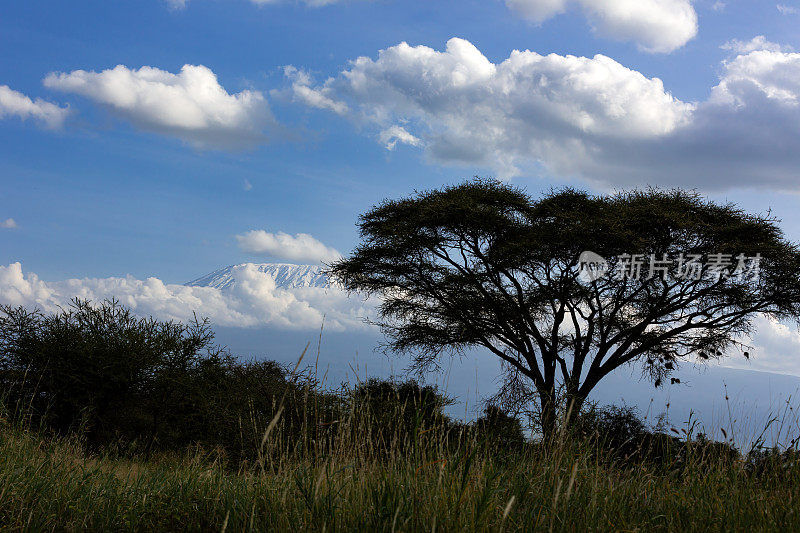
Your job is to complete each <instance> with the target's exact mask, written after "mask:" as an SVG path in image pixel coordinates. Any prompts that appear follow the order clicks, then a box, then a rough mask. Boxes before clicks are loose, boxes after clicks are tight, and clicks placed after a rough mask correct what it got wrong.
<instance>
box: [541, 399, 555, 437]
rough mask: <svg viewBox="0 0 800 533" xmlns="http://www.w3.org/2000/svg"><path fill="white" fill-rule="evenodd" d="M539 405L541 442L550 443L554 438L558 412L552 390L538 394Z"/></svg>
mask: <svg viewBox="0 0 800 533" xmlns="http://www.w3.org/2000/svg"><path fill="white" fill-rule="evenodd" d="M539 403H540V404H541V405H540V407H541V415H540V416H541V424H542V440H543V442H545V443H550V442H552V441H553V439H554V438H555V436H556V427H557V421H558V420H557V418H558V411H557V405H556V396H555V391H554V390H552V389H551V390H549V391H541V392H539Z"/></svg>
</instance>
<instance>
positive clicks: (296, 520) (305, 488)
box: [0, 424, 800, 531]
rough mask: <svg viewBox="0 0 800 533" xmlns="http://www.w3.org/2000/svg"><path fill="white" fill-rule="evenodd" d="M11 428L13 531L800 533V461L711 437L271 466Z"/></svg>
mask: <svg viewBox="0 0 800 533" xmlns="http://www.w3.org/2000/svg"><path fill="white" fill-rule="evenodd" d="M0 438H1V439H2V441H1V442H0V526H2V528H3V529H7V530H78V529H93V530H98V529H106V530H120V529H124V530H168V529H169V530H174V529H178V530H219V531H223V530H227V531H243V530H247V531H262V530H277V531H287V530H293V531H298V530H299V531H308V530H313V531H354V530H362V531H436V530H439V531H518V530H522V531H575V530H593V531H650V530H670V531H684V530H704V531H707V530H711V531H762V530H782V531H792V530H795V531H797V530H800V501H798V497H799V495H800V491H798V488H800V468H798V466H797V465H794V466H786V464H785V463H784V464H782V465H780V466H775V467H774V468H769V467H768V468H766V469H765V470H764V471H762V472H759V473H753V472H752V471H751V469H750V468H749V467H748V465H747V464H746V463H745V462H743V461H742V460H733V461H730V460H725V459H723V458H722V457H721V456H718V455H716V454H714V453H707V451H703V450H701V448H700V447H689V448H687V450H688V452H687V453H685V454H683V455H682V459H680V460H679V462H680V467H677V466H676V465H672V467H668V468H665V467H664V465H654V464H650V463H646V462H636V463H630V462H620V461H612V460H610V459H608V458H604V457H603V456H602V455H598V454H596V453H592V452H591V451H589V450H588V449H586V448H585V447H583V446H580V445H574V444H568V443H565V442H562V443H560V444H558V445H555V446H553V447H551V448H549V449H548V450H547V451H545V450H544V449H542V448H538V447H533V446H529V447H527V448H525V449H523V450H521V451H519V452H515V453H513V454H504V453H502V452H500V451H498V450H496V449H495V450H494V451H492V448H491V446H489V447H487V446H485V445H483V446H482V445H480V443H476V442H472V443H469V442H468V443H462V444H459V445H458V446H456V447H455V448H453V447H452V446H448V445H447V443H446V442H445V441H444V440H441V442H439V443H438V444H437V443H434V444H433V445H428V446H425V447H424V448H423V447H419V448H417V447H414V446H411V447H403V451H399V450H400V447H397V448H395V449H390V450H389V452H388V453H387V454H374V453H368V452H369V450H365V449H363V448H361V449H360V446H362V447H363V446H370V444H369V443H368V442H361V443H359V442H341V443H340V444H338V445H337V446H336V447H335V448H332V449H330V450H328V451H327V452H326V453H324V454H316V455H313V454H304V453H302V452H298V450H296V449H295V450H291V449H289V448H287V449H285V450H279V449H274V448H272V449H271V444H270V442H267V443H266V445H265V460H264V463H263V464H262V465H250V467H247V466H244V467H241V468H240V469H239V470H238V471H232V470H231V469H230V468H229V467H228V468H226V467H224V466H223V465H222V462H221V461H215V459H214V455H213V454H203V453H201V452H199V451H195V452H193V453H188V452H187V453H185V454H182V455H175V456H166V455H162V456H158V457H151V458H149V459H148V460H146V461H145V460H130V459H122V458H114V457H111V456H109V455H102V454H99V455H98V454H86V453H84V451H83V449H82V447H81V446H80V445H79V444H78V443H76V442H74V441H70V440H69V439H46V438H42V437H40V436H37V435H36V434H33V433H30V432H26V431H23V430H21V429H18V428H15V427H12V426H10V425H8V424H6V425H5V426H4V427H3V428H2V431H1V432H0ZM268 440H269V439H268ZM445 450H448V451H445Z"/></svg>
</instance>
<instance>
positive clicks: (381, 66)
mask: <svg viewBox="0 0 800 533" xmlns="http://www.w3.org/2000/svg"><path fill="white" fill-rule="evenodd" d="M317 4H326V5H317ZM798 22H800V2H792V1H790V0H785V1H784V2H783V3H779V2H775V1H740V2H727V3H723V2H718V1H715V0H702V1H700V0H698V1H691V0H636V1H634V0H616V1H609V2H601V1H599V0H487V1H473V0H466V1H464V0H462V1H449V0H443V1H436V2H430V1H404V2H401V1H399V0H375V1H370V0H352V1H346V0H344V1H337V0H327V1H319V0H317V1H314V0H297V1H295V0H285V1H280V0H275V1H265V0H188V1H186V2H176V1H175V0H172V1H167V0H135V1H134V0H115V1H99V0H98V1H92V2H89V1H86V2H82V1H73V2H60V1H54V0H53V1H46V0H42V1H36V2H8V1H6V2H3V3H2V4H1V5H0V50H2V53H0V225H2V226H6V227H2V228H0V269H2V270H0V300H3V302H4V303H14V304H17V303H22V304H32V305H39V306H42V307H44V308H48V306H53V305H56V304H58V303H59V302H63V300H64V298H66V297H67V296H68V295H71V293H70V291H72V293H77V294H81V295H84V296H93V297H104V296H108V295H115V294H117V293H120V294H122V295H123V296H124V297H125V298H127V299H126V300H124V301H126V302H128V303H129V304H130V305H133V306H139V307H138V309H140V310H141V311H143V312H152V313H155V314H159V315H161V316H167V317H171V318H173V317H174V318H183V317H184V315H183V314H181V313H182V312H184V313H185V311H186V310H193V309H192V308H193V307H198V309H196V310H198V311H199V312H200V313H202V314H209V315H210V316H211V317H212V319H214V320H216V321H217V322H218V323H220V324H222V325H224V326H234V325H236V324H239V323H249V322H248V320H249V317H252V316H254V313H261V314H262V315H264V314H266V315H269V316H274V317H277V318H276V319H275V320H276V321H275V322H274V323H269V325H271V326H276V325H278V326H280V325H281V324H283V325H287V324H288V325H289V326H290V327H291V326H297V327H301V326H302V327H306V328H310V329H313V328H316V327H317V326H316V325H314V326H313V328H311V326H310V325H311V324H315V322H314V321H315V320H316V317H318V316H321V314H319V313H317V314H314V313H311V311H314V312H317V311H319V312H320V313H321V312H322V311H324V308H325V305H331V306H333V307H336V306H338V305H340V304H341V302H340V301H338V300H337V302H338V303H335V304H324V305H323V304H321V303H320V302H319V301H317V300H314V298H311V297H309V298H310V299H308V298H307V299H306V300H303V299H299V300H298V298H300V297H298V296H297V295H287V294H283V293H281V292H280V291H276V290H275V289H274V287H270V286H266V285H265V286H262V285H258V283H261V281H259V280H258V279H257V278H256V277H253V276H256V274H255V273H253V272H249V271H245V270H243V271H242V272H240V273H239V274H238V275H240V276H241V279H243V280H249V281H250V282H252V283H251V285H252V284H256V285H258V288H257V289H252V291H251V293H247V294H244V293H242V294H238V295H233V296H230V295H222V296H220V295H217V294H212V293H210V292H209V291H200V292H192V290H189V289H181V288H180V287H178V284H182V283H184V282H186V281H188V280H190V279H194V278H196V277H199V276H200V275H203V274H205V273H207V272H210V271H212V270H215V269H217V268H219V267H222V266H225V265H230V264H238V263H245V262H268V261H288V262H295V263H310V264H314V263H316V262H318V260H319V259H321V258H323V257H328V256H330V253H335V252H336V251H338V252H341V253H344V254H346V253H347V252H348V250H350V249H352V247H353V246H354V245H355V244H356V243H357V233H356V228H355V222H356V219H357V216H358V214H359V213H362V212H364V211H366V210H367V209H369V208H370V207H371V206H372V205H374V204H375V203H377V202H378V201H380V200H381V199H383V198H387V197H399V196H402V195H406V194H409V193H410V192H411V191H413V190H414V189H424V188H430V187H438V186H441V185H444V184H449V183H453V182H457V181H460V180H462V179H465V178H469V177H471V176H475V175H481V176H496V177H500V178H502V179H508V180H511V181H512V182H513V183H515V184H518V185H521V186H524V187H527V188H528V189H529V191H531V192H532V193H536V192H537V191H541V190H544V189H547V188H549V187H551V186H554V185H555V186H559V185H564V184H570V185H576V186H579V187H583V188H586V189H589V190H592V191H594V192H605V191H609V190H614V189H619V188H626V187H633V186H644V185H659V186H664V187H669V186H681V187H692V188H697V189H698V190H700V191H701V192H703V193H705V194H708V195H709V196H711V197H712V198H715V199H717V200H731V201H735V202H737V203H739V204H740V205H742V206H743V207H745V208H746V209H748V210H751V211H760V212H761V211H765V210H767V209H772V210H773V212H774V214H776V215H777V216H778V217H780V218H782V219H783V221H784V224H783V225H784V228H785V230H786V232H787V235H788V236H789V237H790V238H791V239H792V240H800V213H798V209H797V205H798V202H797V199H798V197H797V192H798V191H800V180H799V179H798V178H799V177H800V54H798V53H795V52H794V50H798V49H800V34H798V32H797V27H798ZM401 43H407V44H401ZM515 51H521V52H515ZM526 51H529V52H526ZM358 58H362V59H358ZM326 254H327V255H326ZM15 265H16V266H15ZM149 278H154V280H150V281H148V280H149ZM69 280H72V281H69ZM252 286H255V285H252ZM115 291H116V292H115ZM72 295H74V294H72ZM226 298H233V299H234V300H235V302H234V304H231V303H230V302H228V301H227V300H226ZM236 298H238V300H237V299H236ZM318 304H319V305H320V306H322V307H320V308H317V307H315V306H316V305H318ZM348 305H349V304H348ZM351 307H352V306H351ZM180 309H182V310H184V311H179V310H180ZM337 309H338V307H337ZM348 309H349V310H348V311H347V313H351V314H352V313H355V312H356V311H354V310H353V309H352V308H348ZM307 311H308V312H307ZM303 313H306V314H303ZM347 313H345V314H343V315H341V317H342V320H341V324H340V325H341V326H342V328H344V329H346V328H347V327H348V326H347V324H350V322H348V320H347V319H346V316H345V315H346V314H347ZM328 316H331V315H330V314H329V315H328ZM334 316H338V315H334ZM298 317H300V318H298ZM773 326H774V325H773ZM768 329H769V328H768ZM760 342H761V344H760V346H763V347H764V350H765V351H771V352H773V353H774V352H779V351H787V350H788V351H790V352H791V353H796V350H797V349H799V348H800V335H798V334H797V332H796V331H794V330H786V329H780V328H778V326H774V327H772V329H771V330H770V331H769V332H768V334H766V335H765V336H764V337H763V338H762V339H761V340H760ZM792 350H794V351H793V352H792ZM767 360H768V362H769V364H767V365H766V367H764V368H766V369H773V370H774V369H777V368H782V367H783V366H784V361H783V360H782V359H775V358H773V359H772V360H769V359H768V358H767ZM792 364H793V365H794V366H793V367H792V369H793V370H792V372H793V373H795V374H800V364H797V363H792Z"/></svg>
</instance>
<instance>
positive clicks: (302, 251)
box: [236, 230, 342, 264]
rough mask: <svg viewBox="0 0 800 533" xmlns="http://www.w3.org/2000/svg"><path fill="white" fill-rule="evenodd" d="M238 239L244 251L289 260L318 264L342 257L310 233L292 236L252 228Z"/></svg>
mask: <svg viewBox="0 0 800 533" xmlns="http://www.w3.org/2000/svg"><path fill="white" fill-rule="evenodd" d="M236 240H237V241H238V242H239V248H241V249H242V251H244V252H248V253H251V254H257V255H268V256H271V257H275V258H278V259H286V260H289V261H297V262H309V263H313V264H316V263H320V262H326V263H327V262H330V261H336V260H338V259H341V257H342V254H340V253H339V252H338V251H337V250H336V249H334V248H330V247H328V246H325V245H324V244H323V243H321V242H320V241H318V240H317V239H315V238H314V237H312V236H311V235H309V234H308V233H298V234H297V235H294V236H292V235H289V234H288V233H284V232H282V231H280V232H278V233H269V232H266V231H264V230H252V231H248V232H247V233H243V234H242V235H237V236H236Z"/></svg>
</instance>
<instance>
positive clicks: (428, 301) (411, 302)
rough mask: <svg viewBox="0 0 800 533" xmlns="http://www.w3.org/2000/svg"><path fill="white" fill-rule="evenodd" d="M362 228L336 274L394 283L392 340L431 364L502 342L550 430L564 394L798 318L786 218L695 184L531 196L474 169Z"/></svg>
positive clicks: (513, 379)
mask: <svg viewBox="0 0 800 533" xmlns="http://www.w3.org/2000/svg"><path fill="white" fill-rule="evenodd" d="M359 228H360V234H361V239H362V242H361V244H360V245H359V246H358V247H357V248H356V249H355V250H354V252H353V253H352V254H351V255H350V257H348V258H345V259H342V260H341V261H339V262H336V263H334V264H333V265H331V267H330V274H331V275H332V277H333V278H334V279H335V280H337V281H338V282H340V283H341V284H342V285H343V286H344V287H345V288H346V289H348V290H351V291H357V292H362V293H367V294H374V295H378V296H380V299H381V303H380V305H379V308H378V319H377V321H376V322H377V323H378V324H379V325H380V326H381V327H382V329H383V331H384V333H385V334H386V336H387V339H388V347H389V348H390V349H392V350H395V351H398V352H406V353H411V354H412V355H413V356H414V364H415V366H416V367H417V368H418V369H422V370H424V369H426V368H429V367H430V366H431V365H435V364H436V363H437V361H438V360H439V358H440V357H441V356H442V355H444V354H457V353H461V352H462V351H463V350H464V349H467V348H473V347H483V348H486V349H488V350H489V351H490V352H491V353H493V354H494V355H495V356H497V357H499V358H500V359H501V360H502V361H503V363H504V367H505V369H506V370H507V371H508V378H509V379H508V381H507V391H508V392H514V391H515V392H516V393H519V394H522V395H523V396H524V395H526V394H529V395H535V396H536V397H538V400H539V404H540V408H541V412H542V419H541V422H542V429H543V431H544V432H545V434H547V433H549V432H552V431H553V428H554V427H555V424H556V417H557V405H558V399H559V398H560V397H561V398H566V400H567V402H566V405H568V406H569V409H570V410H571V411H577V410H579V409H580V408H581V406H582V405H583V402H584V401H585V399H586V398H587V396H588V395H589V393H590V392H591V391H592V389H593V388H594V387H595V386H596V385H597V384H598V383H599V382H600V380H601V379H602V378H603V377H604V376H606V375H608V374H609V373H610V372H612V371H614V370H616V369H617V368H619V367H620V366H622V365H625V364H629V363H634V362H639V363H641V364H642V365H643V368H644V369H645V371H646V372H647V373H648V374H649V376H650V377H651V378H652V379H653V381H654V382H655V384H656V385H659V384H661V383H662V382H664V380H665V379H667V378H668V377H669V375H670V373H671V372H672V371H673V370H674V369H675V368H676V367H677V365H678V363H679V362H681V361H684V360H687V359H688V358H692V359H694V358H697V359H698V360H708V359H711V358H718V357H722V356H725V355H731V354H733V353H736V352H737V351H738V352H739V353H740V354H742V355H744V356H748V357H749V353H748V351H747V347H746V344H744V343H745V342H746V341H747V338H748V335H749V334H750V333H751V332H752V329H753V318H754V317H755V316H757V315H759V314H763V315H768V316H770V317H773V318H776V319H779V320H785V319H792V320H796V319H797V317H798V315H800V249H798V246H797V244H795V243H792V242H789V241H788V240H787V239H786V238H785V237H784V235H783V232H782V231H781V229H780V227H779V226H778V221H777V220H776V219H775V218H774V217H773V216H772V215H771V214H769V213H767V214H750V213H746V212H745V211H743V210H742V209H740V208H739V207H737V206H736V205H733V204H724V205H722V204H717V203H714V202H711V201H709V200H707V199H705V198H703V197H702V196H701V195H700V194H698V193H696V192H693V191H685V190H679V189H675V190H660V189H646V190H632V191H624V192H620V193H617V194H612V195H599V196H594V195H591V194H589V193H587V192H584V191H580V190H575V189H570V188H565V189H560V190H551V191H549V192H547V193H545V194H543V195H542V196H541V197H539V198H532V197H531V196H529V195H528V194H527V193H526V192H525V191H523V190H522V189H520V188H518V187H515V186H512V185H509V184H505V183H501V182H497V181H493V180H480V179H476V180H473V181H468V182H465V183H462V184H459V185H456V186H450V187H446V188H442V189H439V190H432V191H424V192H419V193H415V194H414V195H412V196H410V197H408V198H403V199H399V200H386V201H384V202H382V203H381V204H379V205H377V206H376V207H374V208H373V209H371V210H370V211H369V212H367V213H365V214H364V215H362V216H361V217H360V220H359ZM588 252H591V253H588ZM587 263H592V264H591V265H588V264H587ZM588 266H593V267H595V268H594V269H593V270H590V269H588V268H587V267H588ZM559 392H561V393H562V394H559Z"/></svg>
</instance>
